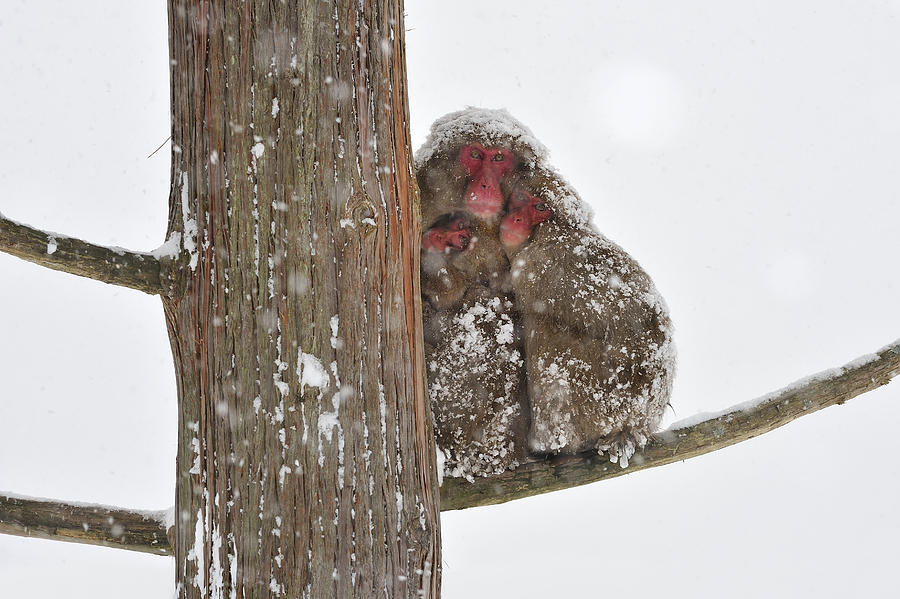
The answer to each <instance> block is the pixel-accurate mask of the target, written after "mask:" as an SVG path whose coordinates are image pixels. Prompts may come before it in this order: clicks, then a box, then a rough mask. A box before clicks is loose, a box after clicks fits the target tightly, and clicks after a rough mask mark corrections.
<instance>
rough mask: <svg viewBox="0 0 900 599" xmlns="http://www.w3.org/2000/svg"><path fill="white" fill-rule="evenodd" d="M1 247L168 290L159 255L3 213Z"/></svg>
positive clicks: (103, 277)
mask: <svg viewBox="0 0 900 599" xmlns="http://www.w3.org/2000/svg"><path fill="white" fill-rule="evenodd" d="M0 251H3V252H6V253H7V254H12V255H13V256H16V257H17V258H21V259H22V260H28V261H29V262H34V263H35V264H40V265H41V266H46V267H47V268H52V269H54V270H61V271H63V272H67V273H70V274H73V275H78V276H82V277H88V278H90V279H97V280H98V281H103V282H104V283H111V284H113V285H120V286H122V287H130V288H132V289H137V290H138V291H143V292H144V293H149V294H151V295H160V294H163V293H164V292H165V291H166V289H165V287H164V285H163V281H162V278H161V267H160V260H159V257H158V256H155V255H153V254H143V253H139V252H129V251H127V250H123V249H121V248H109V247H104V246H101V245H94V244H92V243H88V242H86V241H82V240H80V239H75V238H72V237H66V236H64V235H59V234H56V233H50V232H47V231H41V230H40V229H33V228H31V227H29V226H28V225H23V224H21V223H17V222H16V221H14V220H10V219H7V218H5V217H3V216H2V215H0Z"/></svg>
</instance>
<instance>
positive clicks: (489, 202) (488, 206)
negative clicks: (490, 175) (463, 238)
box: [466, 182, 503, 220]
mask: <svg viewBox="0 0 900 599" xmlns="http://www.w3.org/2000/svg"><path fill="white" fill-rule="evenodd" d="M466 208H468V209H469V212H471V213H472V214H474V215H475V216H477V217H478V218H481V219H486V220H487V219H491V218H493V217H495V216H497V215H499V214H500V211H501V210H502V209H503V194H502V193H501V191H500V187H499V186H495V185H490V184H484V183H479V182H473V183H472V184H471V185H469V192H468V193H467V194H466Z"/></svg>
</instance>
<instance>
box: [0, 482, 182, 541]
mask: <svg viewBox="0 0 900 599" xmlns="http://www.w3.org/2000/svg"><path fill="white" fill-rule="evenodd" d="M166 520H167V518H166V512H137V511H134V510H123V509H120V508H116V507H111V506H106V505H88V504H66V503H60V502H57V501H49V500H41V499H32V498H25V497H17V496H15V495H4V494H2V493H0V533H2V534H8V535H16V536H20V537H32V538H36V539H50V540H54V541H68V542H71V543H85V544H88V545H103V546H104V547H116V548H119V549H129V550H131V551H140V552H142V553H153V554H156V555H171V552H172V549H171V545H170V544H169V539H168V537H167V536H166Z"/></svg>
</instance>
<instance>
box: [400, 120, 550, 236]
mask: <svg viewBox="0 0 900 599" xmlns="http://www.w3.org/2000/svg"><path fill="white" fill-rule="evenodd" d="M493 112H494V111H491V112H490V113H485V114H484V115H483V116H484V119H483V120H479V118H478V117H477V116H476V118H471V117H472V116H473V115H474V114H475V113H474V112H473V111H471V110H470V111H462V112H458V113H452V114H449V115H446V116H445V117H443V118H441V119H438V120H437V121H436V122H435V123H434V124H433V125H432V127H431V134H430V137H429V141H428V142H427V143H426V145H425V146H424V147H423V148H422V149H421V150H419V152H417V153H416V164H417V170H416V179H417V181H418V184H419V190H420V192H421V197H422V224H423V225H424V227H425V228H430V227H431V226H432V225H433V224H434V223H435V222H436V221H437V220H438V219H439V218H441V217H443V216H444V215H447V214H453V213H462V212H464V213H466V214H468V215H470V216H472V217H473V218H474V219H475V220H478V221H481V222H485V223H494V221H495V220H499V217H500V216H501V215H502V211H503V208H504V206H505V204H506V200H505V195H504V190H505V189H506V187H507V183H508V181H510V180H511V179H513V178H515V177H517V176H521V174H522V173H523V172H525V170H526V169H528V168H529V167H531V166H533V165H534V164H535V161H536V151H543V148H542V146H540V144H538V143H537V141H536V140H533V139H531V138H530V137H523V136H522V135H521V134H520V133H521V131H519V130H517V129H516V128H515V123H514V122H513V121H512V120H510V121H509V124H511V125H513V126H512V127H505V126H504V124H503V123H501V122H500V121H498V120H497V119H496V118H495V116H496V115H495V114H493ZM460 116H462V117H463V118H458V117H460ZM492 119H493V120H492ZM498 124H499V126H498Z"/></svg>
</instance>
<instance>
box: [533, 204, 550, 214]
mask: <svg viewBox="0 0 900 599" xmlns="http://www.w3.org/2000/svg"><path fill="white" fill-rule="evenodd" d="M534 209H535V210H537V211H538V212H546V211H547V204H545V203H544V202H538V203H537V204H535V205H534Z"/></svg>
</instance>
